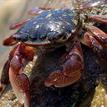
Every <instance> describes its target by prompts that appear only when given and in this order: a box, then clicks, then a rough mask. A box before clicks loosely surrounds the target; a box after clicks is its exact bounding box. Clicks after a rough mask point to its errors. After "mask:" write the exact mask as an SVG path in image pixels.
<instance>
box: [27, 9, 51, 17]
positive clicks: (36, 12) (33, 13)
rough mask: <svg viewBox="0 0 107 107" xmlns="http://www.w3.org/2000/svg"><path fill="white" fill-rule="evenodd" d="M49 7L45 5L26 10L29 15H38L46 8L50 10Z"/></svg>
mask: <svg viewBox="0 0 107 107" xmlns="http://www.w3.org/2000/svg"><path fill="white" fill-rule="evenodd" d="M50 9H51V8H46V7H35V8H33V9H31V10H30V11H28V14H29V15H39V14H41V13H42V12H44V11H46V10H50Z"/></svg>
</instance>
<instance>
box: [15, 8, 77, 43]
mask: <svg viewBox="0 0 107 107" xmlns="http://www.w3.org/2000/svg"><path fill="white" fill-rule="evenodd" d="M73 18H74V14H73V11H72V10H70V9H58V10H47V11H45V12H43V13H42V14H40V15H39V16H35V17H34V18H33V19H31V20H30V21H28V22H27V23H25V24H24V25H23V26H22V27H21V28H20V29H19V30H18V31H17V32H16V35H14V38H15V39H16V40H20V41H24V42H25V41H27V42H31V43H34V44H36V43H40V44H41V43H43V44H44V43H48V42H51V41H52V42H53V41H54V42H57V40H60V39H61V40H63V39H64V40H67V39H68V38H69V36H71V35H70V34H71V32H72V30H73V29H74V28H75V24H74V23H73V21H72V19H73ZM58 42H60V41H58Z"/></svg>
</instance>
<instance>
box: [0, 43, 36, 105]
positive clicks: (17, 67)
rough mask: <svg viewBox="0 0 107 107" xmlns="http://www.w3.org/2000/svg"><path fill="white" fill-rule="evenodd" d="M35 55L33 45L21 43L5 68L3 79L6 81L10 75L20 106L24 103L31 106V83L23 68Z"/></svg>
mask: <svg viewBox="0 0 107 107" xmlns="http://www.w3.org/2000/svg"><path fill="white" fill-rule="evenodd" d="M33 56H34V49H33V48H32V47H30V46H26V45H25V44H22V43H19V44H18V45H17V46H16V47H15V48H14V49H13V50H12V51H11V52H10V55H9V59H8V61H7V62H6V64H5V65H6V68H5V67H4V69H3V71H5V72H4V74H5V75H4V77H2V78H1V80H2V81H6V80H8V78H7V77H9V81H10V83H11V85H12V88H13V91H14V92H15V94H16V97H17V98H18V101H19V105H20V106H22V105H23V104H24V106H25V107H29V106H30V93H29V88H30V83H29V79H28V77H27V76H26V75H25V74H24V73H23V68H24V66H25V64H26V62H28V61H31V60H33ZM8 75H9V76H8ZM3 83H4V82H3Z"/></svg>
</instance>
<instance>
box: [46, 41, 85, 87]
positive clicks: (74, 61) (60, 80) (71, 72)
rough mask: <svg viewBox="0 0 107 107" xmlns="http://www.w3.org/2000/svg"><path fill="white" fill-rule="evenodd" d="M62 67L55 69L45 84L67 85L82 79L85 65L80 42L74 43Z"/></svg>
mask: <svg viewBox="0 0 107 107" xmlns="http://www.w3.org/2000/svg"><path fill="white" fill-rule="evenodd" d="M61 67H62V69H61V70H57V71H54V72H53V73H51V74H50V75H49V77H48V79H47V80H46V81H45V86H47V87H50V86H55V87H65V86H68V85H70V84H73V83H75V82H76V81H78V80H79V79H80V77H81V71H82V70H83V67H84V64H83V55H82V50H81V47H80V43H76V44H74V47H73V48H72V49H71V50H70V51H69V54H68V55H67V56H66V61H65V62H64V64H63V65H62V66H61Z"/></svg>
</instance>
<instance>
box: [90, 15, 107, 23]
mask: <svg viewBox="0 0 107 107" xmlns="http://www.w3.org/2000/svg"><path fill="white" fill-rule="evenodd" d="M89 20H90V21H93V22H97V23H101V24H105V25H107V18H102V17H99V16H90V17H89Z"/></svg>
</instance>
